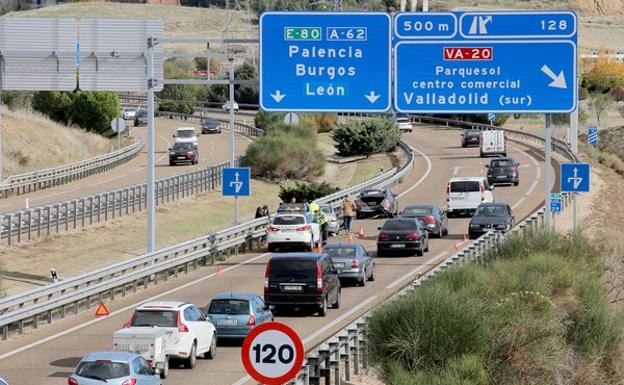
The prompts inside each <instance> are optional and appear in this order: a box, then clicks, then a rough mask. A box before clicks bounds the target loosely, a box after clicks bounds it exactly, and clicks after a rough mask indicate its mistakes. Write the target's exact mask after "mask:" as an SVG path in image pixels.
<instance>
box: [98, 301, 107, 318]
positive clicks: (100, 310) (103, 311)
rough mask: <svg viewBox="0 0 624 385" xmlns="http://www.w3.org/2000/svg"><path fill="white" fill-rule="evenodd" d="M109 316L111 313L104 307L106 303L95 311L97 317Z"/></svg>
mask: <svg viewBox="0 0 624 385" xmlns="http://www.w3.org/2000/svg"><path fill="white" fill-rule="evenodd" d="M109 314H110V312H109V311H108V308H107V307H106V305H104V303H101V304H100V306H98V308H97V310H96V311H95V316H96V317H105V316H107V315H109Z"/></svg>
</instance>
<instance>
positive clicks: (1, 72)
mask: <svg viewBox="0 0 624 385" xmlns="http://www.w3.org/2000/svg"><path fill="white" fill-rule="evenodd" d="M3 76H4V56H2V55H0V181H1V180H2V144H3V143H2V131H3V127H2V114H3V113H4V110H3V108H2V83H3V80H4V79H3Z"/></svg>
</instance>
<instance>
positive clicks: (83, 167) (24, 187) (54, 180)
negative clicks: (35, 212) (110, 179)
mask: <svg viewBox="0 0 624 385" xmlns="http://www.w3.org/2000/svg"><path fill="white" fill-rule="evenodd" d="M142 148H143V139H139V140H138V141H137V142H135V143H133V144H132V145H130V146H128V147H125V148H121V149H119V150H117V151H113V152H110V153H108V154H104V155H100V156H96V157H94V158H90V159H85V160H81V161H79V162H74V163H71V164H67V165H63V166H58V167H52V168H47V169H44V170H38V171H33V172H29V173H24V174H18V175H11V176H10V177H8V178H6V179H5V180H3V181H2V182H0V196H2V197H3V198H6V197H7V196H9V195H12V194H16V195H20V194H26V193H29V192H31V191H37V190H41V189H46V188H51V187H54V186H58V185H61V184H65V183H70V182H73V181H76V180H79V179H82V178H86V177H88V176H90V175H94V174H98V173H101V172H105V171H108V170H110V169H112V168H114V167H117V166H119V165H120V164H122V163H125V162H127V161H128V160H130V159H131V158H133V157H134V156H135V155H136V154H138V153H139V151H141V149H142Z"/></svg>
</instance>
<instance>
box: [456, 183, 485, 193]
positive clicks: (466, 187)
mask: <svg viewBox="0 0 624 385" xmlns="http://www.w3.org/2000/svg"><path fill="white" fill-rule="evenodd" d="M475 191H479V182H477V181H458V182H451V192H475Z"/></svg>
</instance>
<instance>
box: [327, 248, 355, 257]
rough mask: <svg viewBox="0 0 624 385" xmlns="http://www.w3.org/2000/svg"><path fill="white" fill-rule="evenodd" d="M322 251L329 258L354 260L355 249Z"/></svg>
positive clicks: (328, 249)
mask: <svg viewBox="0 0 624 385" xmlns="http://www.w3.org/2000/svg"><path fill="white" fill-rule="evenodd" d="M324 251H325V253H326V254H327V255H329V256H330V257H331V258H355V248H353V247H329V248H326V249H325V250H324Z"/></svg>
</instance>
